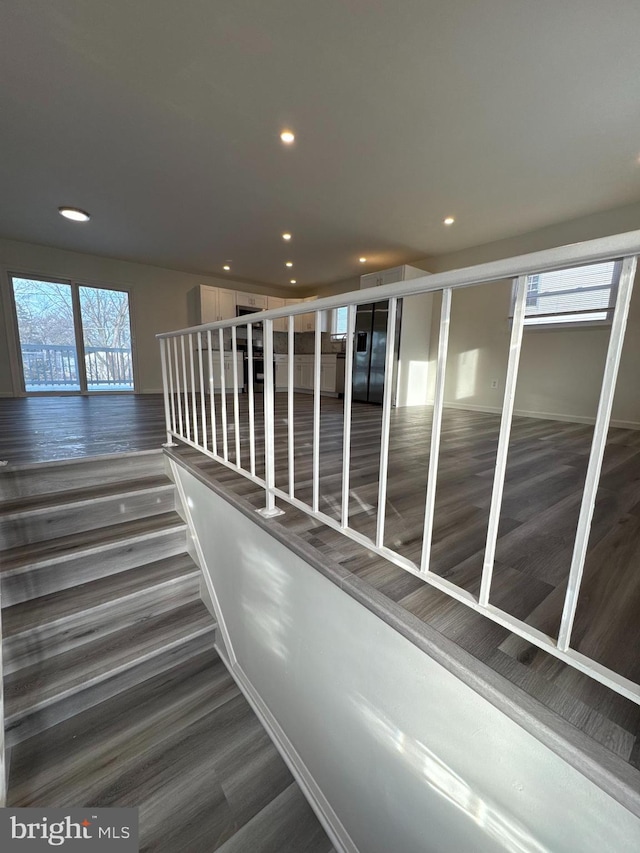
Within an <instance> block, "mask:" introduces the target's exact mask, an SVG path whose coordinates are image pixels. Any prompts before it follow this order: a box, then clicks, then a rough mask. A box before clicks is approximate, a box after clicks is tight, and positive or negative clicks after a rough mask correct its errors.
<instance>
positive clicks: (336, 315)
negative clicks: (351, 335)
mask: <svg viewBox="0 0 640 853" xmlns="http://www.w3.org/2000/svg"><path fill="white" fill-rule="evenodd" d="M348 316H349V309H348V307H347V306H346V305H345V306H344V308H334V309H333V311H332V312H331V337H332V338H344V337H346V334H347V322H348Z"/></svg>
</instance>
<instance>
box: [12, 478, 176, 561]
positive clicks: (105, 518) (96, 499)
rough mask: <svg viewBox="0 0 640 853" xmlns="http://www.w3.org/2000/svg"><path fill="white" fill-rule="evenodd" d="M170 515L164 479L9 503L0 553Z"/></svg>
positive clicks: (170, 494) (171, 493)
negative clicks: (125, 521)
mask: <svg viewBox="0 0 640 853" xmlns="http://www.w3.org/2000/svg"><path fill="white" fill-rule="evenodd" d="M174 509H175V486H174V484H173V483H172V482H171V481H170V480H169V479H168V478H167V477H166V476H160V477H147V478H144V479H141V480H136V481H127V482H118V483H109V484H102V485H100V486H97V487H93V488H87V489H75V490H68V491H65V492H61V493H60V492H59V493H56V494H47V495H35V496H33V497H30V498H28V499H26V500H25V499H19V500H16V501H9V502H7V503H5V504H4V505H3V506H2V507H1V508H0V551H1V550H6V549H9V548H16V547H18V546H20V545H28V544H31V543H35V542H42V541H44V540H47V541H52V540H54V539H57V538H59V537H62V536H68V535H70V534H72V533H80V532H83V531H87V530H93V529H95V528H98V527H106V526H109V525H112V524H117V523H118V522H119V521H120V520H121V519H122V518H127V520H129V521H132V520H133V519H136V518H144V517H146V516H150V515H158V514H160V513H164V512H170V511H171V510H174Z"/></svg>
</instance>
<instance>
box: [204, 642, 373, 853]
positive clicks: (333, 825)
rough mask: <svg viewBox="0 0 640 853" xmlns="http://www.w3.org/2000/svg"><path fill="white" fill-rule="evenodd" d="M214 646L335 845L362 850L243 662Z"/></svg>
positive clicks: (343, 852) (347, 852)
mask: <svg viewBox="0 0 640 853" xmlns="http://www.w3.org/2000/svg"><path fill="white" fill-rule="evenodd" d="M215 647H216V651H217V652H218V654H219V655H220V657H221V658H222V661H223V662H224V664H225V666H226V667H227V669H228V670H229V672H230V673H231V675H232V676H233V678H234V680H235V682H236V684H237V685H238V687H239V688H240V690H241V691H242V692H243V694H244V697H245V699H246V700H247V702H248V703H249V704H250V705H251V707H252V708H253V711H254V713H255V715H256V717H257V718H258V719H259V720H260V722H261V723H262V725H263V726H264V728H265V729H266V730H267V732H268V733H269V737H270V738H271V740H272V741H273V743H274V744H275V746H276V748H277V750H278V752H279V753H280V755H281V756H282V759H283V761H284V762H285V764H286V765H287V767H288V768H289V770H290V771H291V773H292V775H293V777H294V779H295V780H296V782H297V783H298V785H299V786H300V788H301V789H302V790H303V792H304V795H305V797H306V798H307V801H308V802H309V805H310V806H311V808H312V809H313V811H314V812H315V814H316V816H317V818H318V820H319V821H320V823H321V824H322V826H323V828H324V830H325V832H326V833H327V835H328V836H329V838H330V840H331V842H332V844H333V846H334V847H335V849H336V850H337V851H339V853H359V851H358V848H357V847H356V845H355V844H354V843H353V840H352V839H351V836H350V835H349V833H348V832H347V830H346V829H345V828H344V826H343V824H342V822H341V821H340V818H339V817H338V816H337V814H336V813H335V811H334V810H333V808H332V807H331V805H330V803H329V801H328V800H327V798H326V797H325V796H324V794H323V793H322V791H321V790H320V788H319V787H318V784H317V783H316V781H315V779H314V778H313V776H312V775H311V773H310V772H309V770H308V769H307V766H306V764H305V763H304V761H303V760H302V759H301V758H300V755H299V754H298V751H297V750H296V748H295V747H294V745H293V744H292V743H291V741H290V740H289V738H288V737H287V735H286V734H285V732H284V729H283V728H282V727H281V726H280V724H279V723H278V721H277V720H276V718H275V717H274V716H273V714H272V713H271V711H270V710H269V708H268V707H267V705H266V704H265V703H264V701H263V700H262V698H261V696H260V694H259V693H258V692H257V691H256V690H255V688H254V687H253V685H252V684H251V681H250V680H249V679H248V678H247V675H246V674H245V672H244V670H243V669H242V667H241V666H240V664H238V663H237V662H236V663H235V664H234V665H231V664H230V663H229V660H228V659H227V657H226V653H225V650H224V648H223V647H222V646H219V644H218V643H216V644H215Z"/></svg>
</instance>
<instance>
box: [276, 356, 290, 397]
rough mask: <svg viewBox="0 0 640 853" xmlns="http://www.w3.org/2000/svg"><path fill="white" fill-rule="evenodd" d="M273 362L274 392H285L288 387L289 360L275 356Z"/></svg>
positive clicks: (286, 357)
mask: <svg viewBox="0 0 640 853" xmlns="http://www.w3.org/2000/svg"><path fill="white" fill-rule="evenodd" d="M273 360H274V363H275V365H274V366H275V372H274V380H273V381H274V383H275V386H276V391H286V390H287V388H288V387H289V358H288V356H286V355H275V356H274V357H273Z"/></svg>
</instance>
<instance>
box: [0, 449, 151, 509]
mask: <svg viewBox="0 0 640 853" xmlns="http://www.w3.org/2000/svg"><path fill="white" fill-rule="evenodd" d="M164 472H165V461H164V454H163V453H162V451H161V450H148V451H136V452H134V453H121V454H110V455H107V456H93V457H80V458H78V459H64V460H60V461H57V462H36V463H27V464H25V465H8V466H7V467H6V468H2V469H1V470H0V502H5V501H14V500H17V499H19V498H26V497H29V496H33V495H42V494H51V493H53V492H64V491H67V490H74V489H82V488H85V487H91V486H93V485H94V484H95V483H115V482H118V481H126V480H133V479H137V478H143V477H154V476H159V475H161V474H163V473H164Z"/></svg>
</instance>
